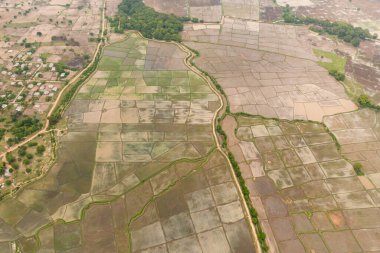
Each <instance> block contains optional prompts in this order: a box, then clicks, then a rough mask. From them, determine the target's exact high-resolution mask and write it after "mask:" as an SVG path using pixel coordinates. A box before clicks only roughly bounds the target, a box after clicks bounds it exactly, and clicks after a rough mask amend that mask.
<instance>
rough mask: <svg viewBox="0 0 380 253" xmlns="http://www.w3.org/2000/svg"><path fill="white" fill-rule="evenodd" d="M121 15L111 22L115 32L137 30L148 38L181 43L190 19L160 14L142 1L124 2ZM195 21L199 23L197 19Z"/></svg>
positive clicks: (127, 0) (125, 0)
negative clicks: (184, 27) (186, 24)
mask: <svg viewBox="0 0 380 253" xmlns="http://www.w3.org/2000/svg"><path fill="white" fill-rule="evenodd" d="M119 14H120V16H119V17H118V18H117V19H115V20H113V21H112V22H111V24H112V25H113V26H114V27H115V31H117V32H122V31H123V30H125V29H130V30H137V31H140V32H141V33H142V35H143V36H144V37H146V38H150V39H153V38H154V39H158V40H165V41H181V37H180V35H179V32H181V31H182V30H183V22H185V21H186V19H188V18H180V17H177V16H175V15H172V14H170V15H169V14H163V13H158V12H156V11H155V10H154V9H152V8H150V7H147V6H145V4H144V3H143V1H142V0H123V1H122V3H121V4H120V5H119ZM188 20H190V19H188ZM194 21H198V22H199V20H197V19H194Z"/></svg>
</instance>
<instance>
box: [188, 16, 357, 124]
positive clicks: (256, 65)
mask: <svg viewBox="0 0 380 253" xmlns="http://www.w3.org/2000/svg"><path fill="white" fill-rule="evenodd" d="M224 21H225V23H224V24H223V25H222V26H221V27H220V33H219V30H218V29H215V27H210V28H209V26H203V27H202V28H201V29H196V27H197V26H201V25H192V26H193V29H191V28H187V29H186V30H185V31H184V32H183V37H184V40H186V42H185V43H186V45H188V46H189V47H191V48H194V49H196V50H198V51H199V52H200V57H199V58H198V59H196V60H195V63H196V64H197V65H198V66H199V67H200V68H202V69H204V70H205V71H207V72H208V73H209V74H211V75H212V76H214V77H215V78H216V79H217V81H218V83H219V84H220V85H221V86H222V87H223V89H224V90H225V92H226V93H227V97H228V100H229V102H230V106H231V111H232V112H246V113H250V114H253V115H262V116H265V117H272V118H281V119H308V120H315V121H322V118H323V116H324V115H331V114H335V113H339V112H346V111H350V110H353V109H355V108H356V106H355V105H354V104H353V103H352V102H351V101H350V100H349V99H348V97H347V95H346V93H345V90H344V88H343V86H342V85H341V84H339V83H338V82H337V81H335V79H334V78H333V77H331V76H329V75H328V73H327V72H326V70H324V69H323V68H321V67H320V66H319V65H318V64H317V58H316V57H315V56H314V55H313V52H312V50H311V48H310V47H308V46H307V44H305V41H303V40H302V39H300V38H299V35H298V34H299V33H306V32H307V31H305V30H304V31H302V29H298V28H297V27H293V26H284V25H273V24H263V23H257V22H252V21H242V20H237V19H227V18H225V19H224ZM294 45H298V46H296V47H295V46H294ZM305 45H306V46H305Z"/></svg>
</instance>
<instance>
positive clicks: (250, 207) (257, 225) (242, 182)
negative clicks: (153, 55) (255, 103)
mask: <svg viewBox="0 0 380 253" xmlns="http://www.w3.org/2000/svg"><path fill="white" fill-rule="evenodd" d="M189 50H191V51H192V52H193V53H194V54H195V55H196V56H199V52H198V51H195V50H193V49H191V48H189ZM189 58H191V57H189ZM191 64H192V65H193V66H195V64H194V63H193V62H191ZM195 67H196V68H197V69H198V70H199V71H201V72H202V73H203V74H204V75H205V76H207V77H208V78H209V79H210V80H211V81H212V83H213V85H214V86H215V87H216V89H217V90H218V91H219V92H220V93H221V94H222V95H223V96H224V97H225V98H226V97H227V96H226V93H225V92H224V90H223V88H222V86H220V84H219V83H218V82H217V81H216V79H215V78H214V77H213V76H211V75H210V74H209V73H208V72H206V71H203V70H202V69H200V68H198V67H197V66H195ZM226 101H227V106H226V111H225V113H224V114H223V115H222V116H221V117H219V118H218V122H217V125H216V131H217V133H218V134H219V135H220V136H221V137H222V139H223V142H222V147H223V148H224V149H226V150H227V152H228V159H229V160H230V162H231V165H232V168H233V170H234V173H235V175H236V177H237V179H238V182H239V185H240V188H241V190H242V192H243V196H244V201H245V202H246V204H247V207H248V210H249V215H250V216H251V219H252V222H253V224H254V225H255V229H256V234H257V238H258V240H259V243H260V247H261V250H262V251H263V252H268V249H269V248H268V245H267V243H266V240H265V239H266V235H265V232H264V231H263V229H262V227H261V224H260V222H259V217H258V214H257V211H256V209H255V208H254V207H253V205H252V201H251V198H250V192H249V189H248V187H247V185H246V184H245V180H244V178H243V176H242V174H241V170H240V167H239V164H238V163H237V162H236V160H235V157H234V155H233V154H232V153H231V152H230V151H229V150H228V147H227V134H226V133H225V132H224V130H223V128H222V126H221V125H220V123H221V121H222V119H223V118H224V116H225V115H226V113H230V106H229V104H228V100H226ZM236 115H249V114H244V113H237V114H236Z"/></svg>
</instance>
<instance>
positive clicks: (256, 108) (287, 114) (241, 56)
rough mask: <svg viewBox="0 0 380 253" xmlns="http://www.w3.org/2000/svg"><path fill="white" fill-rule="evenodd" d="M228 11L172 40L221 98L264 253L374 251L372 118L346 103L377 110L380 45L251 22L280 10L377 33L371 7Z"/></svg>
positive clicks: (255, 6) (250, 6)
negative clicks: (189, 53) (363, 97)
mask: <svg viewBox="0 0 380 253" xmlns="http://www.w3.org/2000/svg"><path fill="white" fill-rule="evenodd" d="M228 2H229V1H221V5H222V13H223V15H224V16H223V18H222V19H221V23H220V24H210V23H207V24H189V25H185V30H184V32H183V33H182V36H183V40H184V41H185V42H184V43H185V44H186V45H187V46H189V47H190V48H193V49H195V50H197V51H198V52H199V55H200V57H198V58H197V59H195V61H194V62H195V64H196V65H197V66H198V67H200V68H201V69H203V70H204V71H207V73H208V74H209V75H211V76H213V77H215V78H216V80H217V82H218V83H219V84H220V85H221V87H222V88H223V90H224V92H225V93H226V96H227V99H228V102H229V105H230V110H231V113H230V114H229V115H228V116H227V117H226V118H225V119H224V120H223V121H222V125H221V126H222V127H221V128H222V129H223V130H224V131H225V132H226V135H227V147H228V149H229V150H230V152H231V153H232V154H233V155H234V156H235V160H236V161H237V162H238V164H239V166H240V170H241V172H242V175H243V177H244V179H245V182H246V184H247V186H248V188H249V190H250V196H251V199H252V202H253V206H254V207H255V208H256V210H257V211H258V214H259V215H258V216H259V219H260V223H261V225H262V227H263V228H264V231H265V232H266V235H267V243H268V245H269V251H270V252H375V251H378V250H380V248H379V247H380V245H379V243H378V242H379V241H380V237H379V224H378V222H377V218H376V217H377V216H378V215H379V203H378V201H379V189H378V187H379V182H378V181H379V177H378V174H379V172H378V169H377V164H378V161H379V157H378V147H377V145H378V143H377V142H378V138H379V137H378V133H377V131H378V130H377V128H378V126H377V125H378V124H377V114H378V113H377V112H376V111H374V110H370V109H364V110H363V109H360V110H358V111H356V109H357V107H356V105H355V104H354V103H353V102H352V101H351V100H352V99H356V97H357V96H358V95H360V94H363V93H366V94H368V95H369V96H370V97H371V99H372V100H373V101H374V102H378V85H379V82H378V53H379V50H378V41H376V40H371V41H363V42H362V43H361V45H360V47H359V48H358V49H356V48H353V47H352V46H350V45H347V44H345V43H343V42H341V41H337V40H336V38H333V37H324V36H319V35H318V34H316V33H313V32H311V31H309V30H308V29H307V28H306V27H303V26H292V25H283V24H268V23H261V22H257V20H259V19H260V20H267V21H273V20H278V19H280V18H281V8H280V6H279V5H283V6H285V4H290V5H291V6H295V7H297V9H296V10H295V11H296V13H299V14H305V15H309V16H312V17H315V18H319V19H326V18H328V19H330V20H332V21H336V20H338V21H339V20H340V21H347V22H350V23H353V24H354V25H360V26H362V27H364V28H369V29H370V31H371V32H377V31H378V28H377V26H378V15H377V14H376V13H375V11H374V10H377V9H378V8H375V7H374V6H378V5H379V3H376V2H371V1H362V2H360V3H358V2H353V3H351V2H344V1H338V0H337V1H327V2H326V1H318V0H315V1H314V0H310V1H277V3H278V4H279V5H276V4H273V2H272V1H260V3H255V1H249V3H248V2H247V1H245V2H244V3H242V4H243V6H244V7H243V8H242V9H241V10H240V11H239V10H237V11H236V12H235V11H234V10H233V9H231V8H229V7H228ZM239 6H240V3H237V2H236V5H235V6H234V7H236V9H239V8H240V7H239ZM256 13H259V14H256ZM331 70H337V71H339V72H341V73H345V74H346V79H347V80H345V81H344V82H343V83H341V82H337V81H336V80H335V79H334V78H333V77H332V76H329V75H328V73H327V71H331ZM350 111H353V112H350ZM239 112H242V113H240V114H239ZM245 114H251V115H252V116H250V115H245ZM261 116H264V117H266V118H263V117H261ZM269 118H273V119H269ZM300 120H301V121H300ZM304 120H312V121H313V122H312V121H304ZM318 122H323V123H324V124H325V125H324V124H323V123H318ZM335 136H336V137H335ZM353 165H355V166H353ZM354 167H355V168H354Z"/></svg>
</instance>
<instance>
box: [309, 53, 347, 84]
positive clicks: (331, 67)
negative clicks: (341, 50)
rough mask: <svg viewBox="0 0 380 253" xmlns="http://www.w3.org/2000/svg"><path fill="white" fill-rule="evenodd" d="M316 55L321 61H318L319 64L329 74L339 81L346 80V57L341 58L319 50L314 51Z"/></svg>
mask: <svg viewBox="0 0 380 253" xmlns="http://www.w3.org/2000/svg"><path fill="white" fill-rule="evenodd" d="M313 51H314V54H315V55H316V56H318V57H319V58H320V59H321V60H320V61H318V64H319V65H320V66H321V67H323V68H325V69H327V70H328V71H329V74H330V75H331V76H333V77H335V79H336V80H337V81H344V80H345V79H346V76H345V75H344V73H345V67H346V63H347V60H346V58H344V57H341V56H339V55H337V54H335V53H333V52H326V51H323V50H319V49H313ZM323 59H328V60H327V61H323Z"/></svg>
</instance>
